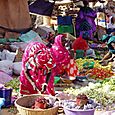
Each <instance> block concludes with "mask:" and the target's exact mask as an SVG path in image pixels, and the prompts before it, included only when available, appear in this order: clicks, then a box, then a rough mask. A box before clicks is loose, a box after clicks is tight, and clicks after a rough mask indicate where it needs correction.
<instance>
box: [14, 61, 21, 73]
mask: <svg viewBox="0 0 115 115" xmlns="http://www.w3.org/2000/svg"><path fill="white" fill-rule="evenodd" d="M21 69H22V62H14V63H13V73H14V74H16V75H20V72H21Z"/></svg>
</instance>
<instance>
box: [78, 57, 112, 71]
mask: <svg viewBox="0 0 115 115" xmlns="http://www.w3.org/2000/svg"><path fill="white" fill-rule="evenodd" d="M76 63H77V65H78V68H79V70H80V71H81V70H82V69H83V68H84V66H83V65H84V64H85V63H87V64H91V63H93V64H94V68H103V69H107V70H111V64H108V65H107V66H102V65H100V64H99V60H94V59H82V58H79V59H76Z"/></svg>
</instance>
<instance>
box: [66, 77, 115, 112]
mask: <svg viewBox="0 0 115 115" xmlns="http://www.w3.org/2000/svg"><path fill="white" fill-rule="evenodd" d="M64 93H69V94H73V95H75V96H76V95H78V94H82V93H84V94H86V95H87V96H88V97H89V98H90V99H93V100H94V101H95V102H96V103H98V104H99V106H98V108H97V109H100V110H103V109H104V110H106V109H109V110H114V109H115V78H110V79H109V78H108V79H104V80H102V81H101V80H99V81H97V82H96V83H92V82H90V83H89V84H88V86H85V87H81V88H68V89H65V90H64Z"/></svg>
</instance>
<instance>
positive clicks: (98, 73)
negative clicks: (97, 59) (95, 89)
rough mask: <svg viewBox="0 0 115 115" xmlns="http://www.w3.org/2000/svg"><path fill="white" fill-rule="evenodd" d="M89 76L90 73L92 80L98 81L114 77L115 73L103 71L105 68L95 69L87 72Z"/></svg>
mask: <svg viewBox="0 0 115 115" xmlns="http://www.w3.org/2000/svg"><path fill="white" fill-rule="evenodd" d="M86 73H87V74H88V73H90V78H93V79H95V80H97V79H101V80H103V79H105V78H109V77H111V76H112V75H113V73H112V72H111V71H110V70H107V69H103V68H93V69H90V70H88V71H87V72H86Z"/></svg>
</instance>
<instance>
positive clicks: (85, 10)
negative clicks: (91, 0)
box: [76, 6, 96, 38]
mask: <svg viewBox="0 0 115 115" xmlns="http://www.w3.org/2000/svg"><path fill="white" fill-rule="evenodd" d="M95 18H96V12H95V11H94V10H93V9H91V8H89V7H86V6H84V7H81V9H80V11H79V13H78V16H77V18H76V33H77V36H82V34H83V33H84V32H88V33H89V35H90V38H93V32H95V30H96V25H95V22H94V20H95Z"/></svg>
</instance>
